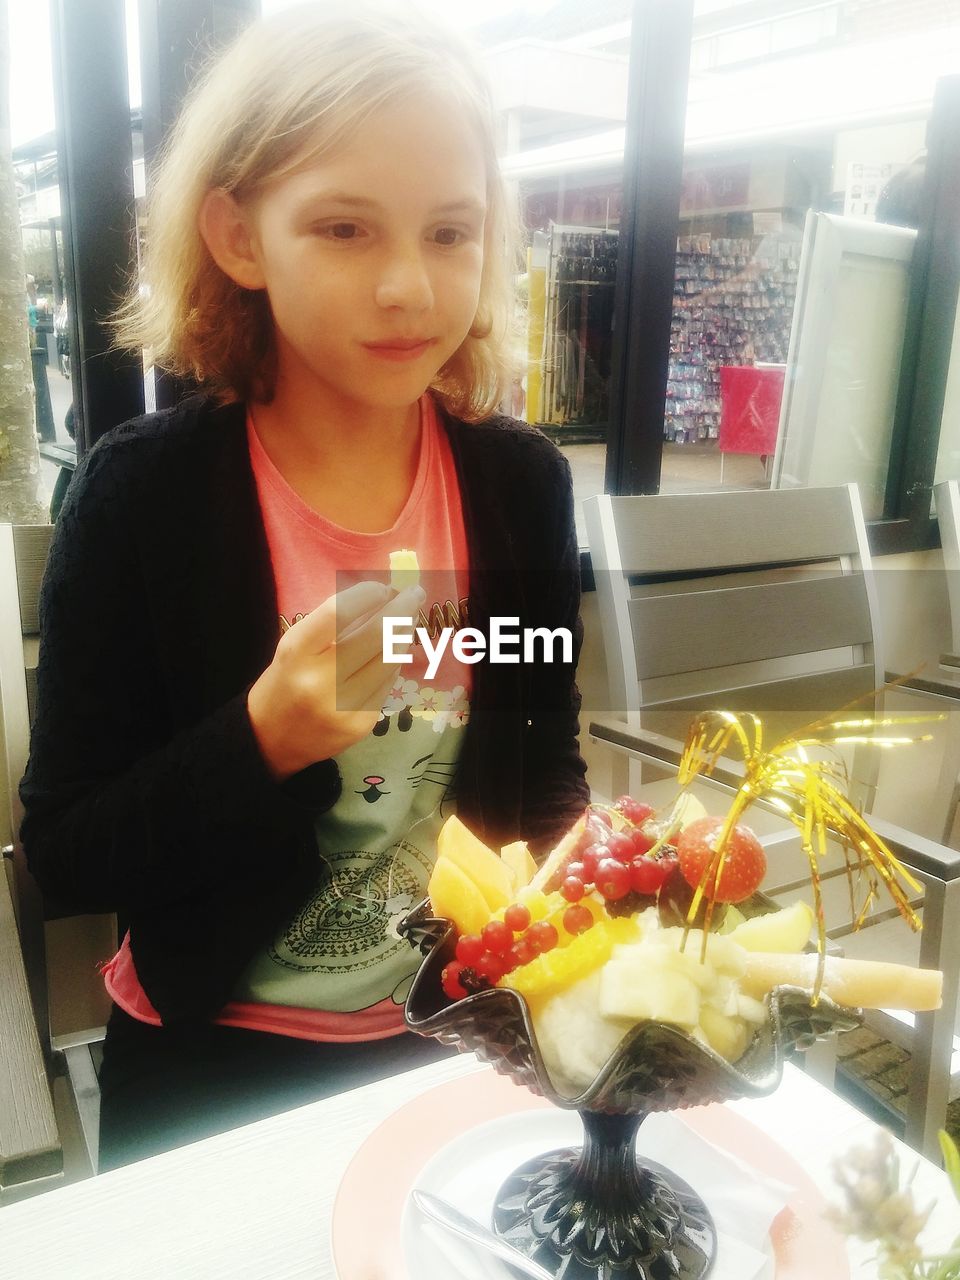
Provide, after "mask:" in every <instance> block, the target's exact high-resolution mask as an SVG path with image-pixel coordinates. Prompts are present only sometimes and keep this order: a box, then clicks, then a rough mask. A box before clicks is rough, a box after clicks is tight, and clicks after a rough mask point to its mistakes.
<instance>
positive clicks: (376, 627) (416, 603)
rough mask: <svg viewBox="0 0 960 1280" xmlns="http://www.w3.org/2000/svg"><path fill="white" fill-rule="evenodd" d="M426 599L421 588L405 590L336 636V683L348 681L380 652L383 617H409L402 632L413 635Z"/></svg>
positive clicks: (382, 636)
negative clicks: (409, 621)
mask: <svg viewBox="0 0 960 1280" xmlns="http://www.w3.org/2000/svg"><path fill="white" fill-rule="evenodd" d="M425 598H426V597H425V596H424V593H423V590H422V588H420V587H405V588H404V589H403V591H401V592H399V593H398V594H397V595H396V596H394V597H393V598H392V599H391V600H390V601H389V602H388V603H387V604H386V605H385V606H383V607H381V608H379V609H376V610H374V611H373V613H371V614H370V615H369V617H367V618H364V619H362V620H359V621H357V622H355V623H354V624H352V625H351V627H350V628H349V629H348V632H347V633H346V634H343V633H341V634H340V635H338V636H337V678H338V680H340V681H343V680H346V679H348V678H349V677H350V676H351V675H353V673H354V672H355V671H359V670H360V668H361V667H364V666H366V664H367V663H368V662H370V661H371V660H372V659H373V658H375V657H376V656H377V654H382V653H383V647H384V643H383V642H384V625H383V624H384V619H385V618H409V619H410V620H411V626H410V627H409V628H403V629H401V630H406V631H408V632H412V629H413V627H414V626H415V625H416V619H417V614H418V613H419V611H420V606H421V605H422V604H423V602H424V600H425Z"/></svg>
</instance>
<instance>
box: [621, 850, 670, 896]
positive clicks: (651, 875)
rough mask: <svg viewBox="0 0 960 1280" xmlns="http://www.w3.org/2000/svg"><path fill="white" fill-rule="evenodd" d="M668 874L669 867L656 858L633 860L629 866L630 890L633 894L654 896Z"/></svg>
mask: <svg viewBox="0 0 960 1280" xmlns="http://www.w3.org/2000/svg"><path fill="white" fill-rule="evenodd" d="M669 873H670V867H669V865H668V864H667V863H665V862H658V861H657V859H656V858H634V860H633V862H631V864H630V888H631V889H633V890H634V892H635V893H646V894H654V893H656V892H657V890H658V889H659V888H660V886H661V885H662V884H663V882H664V881H665V880H666V878H667V876H668V875H669Z"/></svg>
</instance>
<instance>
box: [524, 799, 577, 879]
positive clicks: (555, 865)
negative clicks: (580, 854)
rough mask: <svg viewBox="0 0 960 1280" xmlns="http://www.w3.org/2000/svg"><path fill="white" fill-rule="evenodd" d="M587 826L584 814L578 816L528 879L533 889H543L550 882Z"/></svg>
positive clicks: (565, 861) (570, 853)
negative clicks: (538, 868) (530, 878)
mask: <svg viewBox="0 0 960 1280" xmlns="http://www.w3.org/2000/svg"><path fill="white" fill-rule="evenodd" d="M586 826H587V818H586V814H584V816H583V817H582V818H578V819H577V821H576V822H575V823H574V824H573V826H572V827H571V828H570V830H569V831H568V832H567V834H566V835H565V836H564V837H563V839H562V840H561V841H560V843H559V844H558V845H557V847H556V848H555V849H554V851H553V852H552V853H551V854H550V855H549V857H548V858H547V860H546V862H545V863H544V864H543V866H542V867H541V868H540V870H539V871H538V872H537V874H536V875H535V876H534V877H533V879H532V880H531V881H530V883H531V885H532V886H533V888H534V889H543V888H544V887H545V886H546V885H548V884H549V883H550V881H551V880H552V879H553V877H554V876H555V875H556V873H557V872H558V871H559V870H560V868H561V867H563V866H565V865H566V864H567V863H568V862H569V861H570V860H571V859H572V857H573V851H574V849H576V847H577V845H578V844H579V843H580V837H581V836H582V835H583V833H584V831H585V829H586Z"/></svg>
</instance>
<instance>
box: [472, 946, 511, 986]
mask: <svg viewBox="0 0 960 1280" xmlns="http://www.w3.org/2000/svg"><path fill="white" fill-rule="evenodd" d="M507 964H508V961H507V958H506V956H503V955H495V954H494V952H492V951H485V952H484V953H483V955H482V956H481V957H480V959H479V960H478V961H477V963H476V964H475V965H474V966H473V968H474V972H475V973H476V974H477V976H478V977H480V978H486V979H487V981H488V982H490V983H497V982H499V981H500V979H501V978H502V977H503V975H504V974H505V973H506V972H507Z"/></svg>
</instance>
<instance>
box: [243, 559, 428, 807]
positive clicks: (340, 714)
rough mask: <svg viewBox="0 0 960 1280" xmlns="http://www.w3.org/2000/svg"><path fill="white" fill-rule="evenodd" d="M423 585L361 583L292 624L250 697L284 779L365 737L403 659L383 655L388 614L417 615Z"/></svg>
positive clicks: (267, 756)
mask: <svg viewBox="0 0 960 1280" xmlns="http://www.w3.org/2000/svg"><path fill="white" fill-rule="evenodd" d="M423 600H424V593H423V591H422V590H421V588H420V587H408V588H407V589H406V590H404V591H401V592H400V594H399V595H396V596H395V595H394V594H393V592H392V591H391V590H390V588H389V587H385V586H382V585H381V584H380V583H377V582H360V583H357V585H356V586H354V587H350V588H349V589H348V590H346V591H341V592H340V593H339V594H338V595H335V596H330V597H329V599H327V600H324V602H323V604H321V605H318V606H317V608H316V609H314V610H313V612H312V613H308V614H307V616H306V617H305V618H302V619H301V620H300V621H299V622H298V623H296V625H295V626H293V627H291V628H290V630H289V631H287V632H286V633H285V634H284V635H283V636H281V637H280V643H279V644H278V645H277V651H276V653H275V654H274V657H273V661H272V662H271V663H270V665H269V667H267V669H266V671H264V673H263V674H262V675H261V676H260V678H259V679H258V680H257V682H256V683H255V684H254V685H253V687H252V688H251V690H250V693H249V694H248V696H247V712H248V714H249V716H250V723H251V724H252V726H253V732H254V735H255V737H256V739H257V743H258V745H259V747H260V751H261V752H262V754H263V758H264V760H265V761H266V763H267V766H268V768H269V769H270V771H271V773H272V774H273V776H274V777H275V778H276V779H277V781H278V782H283V781H284V780H285V779H286V778H289V777H291V776H292V775H293V774H295V773H299V772H300V770H301V769H305V768H306V767H307V766H308V765H311V764H314V763H315V762H316V761H318V760H328V759H330V758H331V757H332V756H335V755H338V754H339V753H340V752H341V751H344V750H345V749H346V748H347V747H349V746H351V745H352V744H353V743H354V742H359V741H360V739H361V738H365V737H366V736H367V734H368V733H370V731H371V730H372V729H373V726H374V725H375V724H376V722H377V720H378V719H379V716H380V708H381V706H382V705H383V700H384V698H385V697H386V695H387V693H388V692H389V690H390V687H391V685H392V684H393V682H394V680H395V679H396V676H397V672H398V671H399V670H400V667H399V665H391V666H386V665H385V664H384V662H383V618H384V615H386V614H389V615H391V616H396V617H413V618H414V619H415V618H416V615H417V612H418V610H419V608H420V606H421V604H422V603H423Z"/></svg>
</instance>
